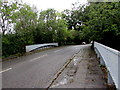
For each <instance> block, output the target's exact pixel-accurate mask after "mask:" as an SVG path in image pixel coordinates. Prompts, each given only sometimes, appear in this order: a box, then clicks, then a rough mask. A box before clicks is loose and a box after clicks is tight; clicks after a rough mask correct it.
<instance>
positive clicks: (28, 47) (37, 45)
mask: <svg viewBox="0 0 120 90" xmlns="http://www.w3.org/2000/svg"><path fill="white" fill-rule="evenodd" d="M47 46H58V43H46V44H36V45H28V46H26V52H30V51H33V50H35V49H38V48H42V47H47Z"/></svg>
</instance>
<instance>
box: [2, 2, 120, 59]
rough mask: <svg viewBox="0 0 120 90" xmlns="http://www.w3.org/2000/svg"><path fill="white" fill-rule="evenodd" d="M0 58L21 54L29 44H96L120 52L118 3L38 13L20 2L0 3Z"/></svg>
mask: <svg viewBox="0 0 120 90" xmlns="http://www.w3.org/2000/svg"><path fill="white" fill-rule="evenodd" d="M0 10H1V11H0V15H1V20H0V27H1V30H2V32H1V35H2V56H4V57H7V56H10V55H13V54H18V53H24V52H25V46H26V45H30V44H41V43H52V42H58V43H59V45H68V44H81V42H82V41H85V42H87V43H89V42H90V41H93V40H95V41H98V42H101V43H103V44H106V45H108V46H111V47H113V48H115V49H120V48H119V46H120V43H119V41H120V22H119V20H120V3H119V2H112V3H88V4H85V5H79V3H76V4H73V8H72V9H71V10H64V11H63V12H58V11H56V10H54V9H48V10H43V11H38V10H37V9H36V8H35V7H30V6H29V5H27V4H24V3H22V2H16V1H13V2H2V1H0Z"/></svg>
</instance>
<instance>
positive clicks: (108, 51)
mask: <svg viewBox="0 0 120 90" xmlns="http://www.w3.org/2000/svg"><path fill="white" fill-rule="evenodd" d="M94 48H95V49H97V50H95V51H98V52H97V53H99V54H100V56H101V57H102V59H103V61H104V63H105V65H106V67H107V69H108V71H109V72H110V75H111V77H112V79H113V82H114V83H115V86H116V88H118V87H120V86H119V85H118V79H119V78H118V68H119V69H120V67H118V64H119V63H118V61H119V60H120V52H119V51H117V50H115V49H112V48H110V47H107V46H105V45H103V44H100V43H97V42H94Z"/></svg>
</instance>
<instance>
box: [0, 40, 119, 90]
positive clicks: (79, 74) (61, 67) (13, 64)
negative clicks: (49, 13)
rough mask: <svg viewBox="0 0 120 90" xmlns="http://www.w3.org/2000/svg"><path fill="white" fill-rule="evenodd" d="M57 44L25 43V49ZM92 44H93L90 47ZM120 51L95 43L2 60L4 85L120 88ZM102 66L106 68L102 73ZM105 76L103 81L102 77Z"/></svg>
mask: <svg viewBox="0 0 120 90" xmlns="http://www.w3.org/2000/svg"><path fill="white" fill-rule="evenodd" d="M51 46H58V43H48V44H37V45H29V46H26V52H30V51H34V50H37V49H44V48H50V47H51ZM91 47H93V48H92V49H91ZM119 63H120V52H119V51H117V50H114V49H112V48H110V47H107V46H105V45H103V44H100V43H98V42H94V43H93V44H86V45H70V46H62V47H55V48H52V49H48V50H45V51H42V52H37V53H32V54H29V55H26V56H22V57H18V58H15V59H12V60H7V61H4V62H3V63H2V67H3V70H2V71H0V73H2V78H3V81H2V87H3V88H101V90H102V88H107V86H106V85H104V84H105V83H106V84H107V85H114V86H115V87H116V88H117V89H120V84H119V79H120V75H119V72H120V71H119V69H118V68H120V66H119ZM102 67H104V68H105V69H106V73H103V71H102ZM104 75H106V81H105V80H104V79H105V78H103V76H104Z"/></svg>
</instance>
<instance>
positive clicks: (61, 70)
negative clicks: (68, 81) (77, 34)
mask: <svg viewBox="0 0 120 90" xmlns="http://www.w3.org/2000/svg"><path fill="white" fill-rule="evenodd" d="M79 52H80V51H79ZM79 52H77V53H75V54H74V55H72V57H71V58H70V59H68V61H67V62H66V63H65V64H64V65H63V66H62V68H60V70H58V72H57V73H56V74H55V75H54V77H53V78H52V79H51V81H50V82H49V83H48V85H47V86H46V87H45V88H47V90H48V89H49V88H50V87H51V86H52V85H53V83H54V82H55V80H56V79H57V78H58V77H59V76H60V75H61V73H62V72H63V71H64V69H65V68H66V67H67V66H68V65H69V64H70V62H71V61H72V60H73V59H74V58H75V57H76V56H77V54H78V53H79Z"/></svg>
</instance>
